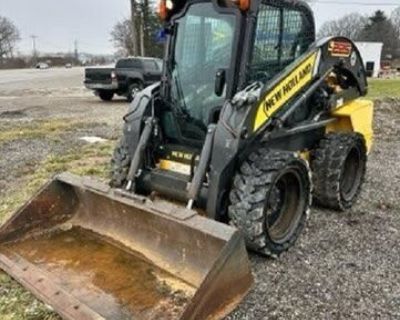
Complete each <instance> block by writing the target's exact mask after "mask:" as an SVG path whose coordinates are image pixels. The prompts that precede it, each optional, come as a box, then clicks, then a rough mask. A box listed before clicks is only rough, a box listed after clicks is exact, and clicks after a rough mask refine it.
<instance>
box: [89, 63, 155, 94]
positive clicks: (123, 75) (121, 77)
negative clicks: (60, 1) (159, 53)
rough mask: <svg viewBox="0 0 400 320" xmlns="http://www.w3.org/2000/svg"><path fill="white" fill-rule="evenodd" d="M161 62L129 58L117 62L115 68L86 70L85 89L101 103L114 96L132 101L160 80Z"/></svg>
mask: <svg viewBox="0 0 400 320" xmlns="http://www.w3.org/2000/svg"><path fill="white" fill-rule="evenodd" d="M161 72H162V60H160V59H157V58H148V57H130V58H124V59H120V60H118V61H117V63H116V65H115V68H107V67H102V68H86V70H85V81H84V84H85V86H86V88H88V89H91V90H94V92H95V94H96V95H98V96H99V97H100V99H102V100H103V101H110V100H112V98H113V97H114V95H115V94H117V95H119V96H124V97H126V98H127V100H128V101H132V100H133V98H134V96H135V94H136V93H137V92H138V91H140V90H142V89H144V88H145V87H147V86H149V85H151V84H153V83H155V82H158V81H160V80H161Z"/></svg>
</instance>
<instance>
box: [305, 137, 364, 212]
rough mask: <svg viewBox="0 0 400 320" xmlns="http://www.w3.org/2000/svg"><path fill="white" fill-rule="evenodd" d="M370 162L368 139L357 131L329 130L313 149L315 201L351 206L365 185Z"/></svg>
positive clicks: (333, 206)
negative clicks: (336, 131)
mask: <svg viewBox="0 0 400 320" xmlns="http://www.w3.org/2000/svg"><path fill="white" fill-rule="evenodd" d="M366 166H367V149H366V145H365V140H364V138H363V136H362V135H360V134H358V133H332V134H328V135H327V136H326V137H325V138H324V139H323V140H322V141H321V143H320V145H319V148H318V149H317V150H316V151H315V152H314V155H313V160H312V164H311V167H312V169H313V181H314V194H313V196H314V202H315V203H316V204H318V205H320V206H322V207H326V208H329V209H334V210H338V211H344V210H348V209H350V208H351V207H352V206H353V205H354V203H355V202H356V201H357V198H358V196H359V194H360V191H361V189H362V185H363V183H364V180H365V173H366Z"/></svg>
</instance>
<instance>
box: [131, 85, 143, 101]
mask: <svg viewBox="0 0 400 320" xmlns="http://www.w3.org/2000/svg"><path fill="white" fill-rule="evenodd" d="M141 90H142V89H141V88H140V86H139V85H133V86H132V87H131V99H132V100H133V99H134V98H135V96H136V94H137V93H138V92H140V91H141Z"/></svg>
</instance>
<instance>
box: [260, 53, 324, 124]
mask: <svg viewBox="0 0 400 320" xmlns="http://www.w3.org/2000/svg"><path fill="white" fill-rule="evenodd" d="M316 61H317V52H315V53H313V54H311V55H310V56H308V57H307V58H306V59H305V60H304V61H303V62H302V63H300V64H299V65H298V66H297V67H296V69H294V70H293V72H292V73H290V74H289V75H288V76H287V77H286V78H285V79H283V80H282V81H281V82H280V83H278V84H277V85H276V86H275V88H273V89H272V90H271V92H270V93H268V94H267V96H266V97H265V99H263V100H262V102H261V104H260V105H259V107H258V111H257V115H256V120H255V123H254V128H253V129H254V131H256V130H258V129H259V128H260V127H261V126H262V125H263V124H264V123H265V122H266V121H267V120H268V119H269V118H270V117H271V116H272V115H273V114H274V113H275V112H276V111H278V110H279V109H280V108H281V107H282V106H284V105H285V104H286V103H287V102H288V101H289V100H290V99H291V98H293V97H294V96H295V95H296V94H297V93H298V92H299V91H300V90H301V89H303V88H304V87H305V86H306V85H307V84H308V83H309V82H310V81H311V80H312V78H313V72H314V67H315V63H316Z"/></svg>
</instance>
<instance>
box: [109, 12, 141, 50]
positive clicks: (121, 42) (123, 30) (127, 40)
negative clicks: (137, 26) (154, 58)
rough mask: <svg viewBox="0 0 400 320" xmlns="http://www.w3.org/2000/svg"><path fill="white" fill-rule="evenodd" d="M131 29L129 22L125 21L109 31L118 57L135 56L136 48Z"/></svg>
mask: <svg viewBox="0 0 400 320" xmlns="http://www.w3.org/2000/svg"><path fill="white" fill-rule="evenodd" d="M133 29H134V28H132V22H131V20H130V19H125V20H123V21H121V22H118V23H117V24H116V25H115V26H114V28H113V30H112V31H111V40H112V41H113V42H114V45H115V47H116V48H117V50H118V53H119V54H120V55H123V56H127V55H131V56H134V55H137V46H136V45H135V41H134V39H135V37H134V36H133V34H132V33H133Z"/></svg>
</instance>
